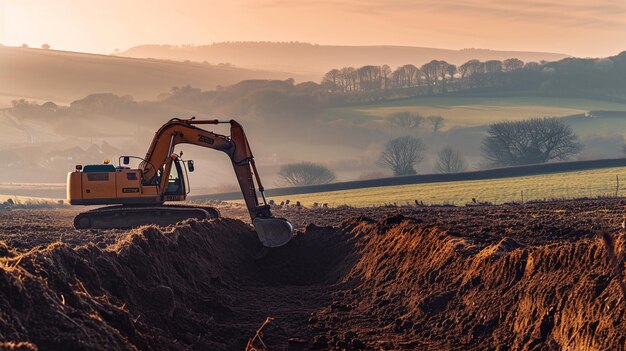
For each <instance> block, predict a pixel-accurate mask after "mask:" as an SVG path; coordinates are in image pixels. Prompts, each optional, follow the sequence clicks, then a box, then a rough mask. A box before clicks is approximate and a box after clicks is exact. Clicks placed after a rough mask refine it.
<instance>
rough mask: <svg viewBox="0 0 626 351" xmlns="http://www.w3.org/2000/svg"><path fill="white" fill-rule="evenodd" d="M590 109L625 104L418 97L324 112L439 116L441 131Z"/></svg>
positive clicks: (368, 117) (359, 117)
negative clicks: (443, 121) (442, 119)
mask: <svg viewBox="0 0 626 351" xmlns="http://www.w3.org/2000/svg"><path fill="white" fill-rule="evenodd" d="M592 110H606V111H626V104H623V103H617V102H607V101H601V100H592V99H575V98H551V97H458V96H444V97H420V98H415V99H407V100H396V101H391V102H386V103H380V104H374V105H360V106H350V107H340V108H332V109H328V110H326V111H325V112H324V113H323V115H322V118H324V119H326V120H340V119H344V120H351V121H364V122H365V121H380V120H383V119H384V118H385V117H387V116H389V115H390V114H392V113H395V112H401V111H412V112H418V113H420V114H422V115H424V116H428V115H441V116H443V117H444V118H445V121H446V125H445V127H444V129H448V128H451V127H473V126H479V125H485V124H489V123H493V122H497V121H502V120H518V119H525V118H531V117H562V116H568V115H574V114H580V113H585V112H588V111H592Z"/></svg>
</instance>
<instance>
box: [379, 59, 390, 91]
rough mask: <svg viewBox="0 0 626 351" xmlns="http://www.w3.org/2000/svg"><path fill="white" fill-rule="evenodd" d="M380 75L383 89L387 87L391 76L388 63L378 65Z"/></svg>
mask: <svg viewBox="0 0 626 351" xmlns="http://www.w3.org/2000/svg"><path fill="white" fill-rule="evenodd" d="M380 77H381V79H382V82H383V89H389V79H390V77H391V68H390V67H389V65H382V66H380Z"/></svg>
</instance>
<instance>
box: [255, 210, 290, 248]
mask: <svg viewBox="0 0 626 351" xmlns="http://www.w3.org/2000/svg"><path fill="white" fill-rule="evenodd" d="M252 224H253V225H254V229H256V233H257V235H258V236H259V240H261V243H262V244H263V246H265V247H280V246H283V245H285V244H287V243H288V242H289V240H291V237H292V236H293V226H292V225H291V223H289V221H287V220H286V219H282V218H260V217H257V218H255V219H254V220H253V221H252Z"/></svg>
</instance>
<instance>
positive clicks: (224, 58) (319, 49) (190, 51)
mask: <svg viewBox="0 0 626 351" xmlns="http://www.w3.org/2000/svg"><path fill="white" fill-rule="evenodd" d="M120 55H122V56H129V57H142V58H157V59H169V60H178V61H185V60H191V61H198V62H203V61H207V62H209V63H231V64H233V65H236V66H241V67H248V68H256V69H266V70H280V71H288V72H298V73H318V74H323V73H325V72H327V71H328V70H330V69H332V68H336V67H343V66H353V67H358V66H362V65H368V64H373V65H382V64H388V65H390V66H391V67H394V66H400V65H404V64H407V63H412V64H417V65H421V64H424V63H426V62H428V61H430V60H433V59H437V60H445V61H448V62H449V63H452V64H456V65H459V64H462V63H464V62H466V61H468V60H471V59H478V60H481V61H486V60H505V59H508V58H518V59H520V60H522V61H525V62H528V61H537V62H539V61H541V60H545V61H557V60H561V59H563V58H566V57H569V55H566V54H561V53H551V52H533V51H500V50H488V49H473V48H472V49H461V50H451V49H438V48H426V47H413V46H390V45H373V46H342V45H318V44H309V43H300V42H224V43H214V44H210V45H200V46H194V45H182V46H176V45H140V46H135V47H132V48H130V49H128V50H126V51H123V52H121V53H120Z"/></svg>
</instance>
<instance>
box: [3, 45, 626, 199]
mask: <svg viewBox="0 0 626 351" xmlns="http://www.w3.org/2000/svg"><path fill="white" fill-rule="evenodd" d="M272 45H275V46H276V47H278V48H281V50H283V51H284V50H287V49H288V50H290V52H292V56H295V57H299V56H298V55H301V56H307V55H311V56H312V57H317V56H315V55H312V54H311V51H312V50H321V51H322V52H324V51H328V50H331V49H330V48H326V47H317V46H312V45H308V44H299V43H296V44H271V43H259V44H255V43H241V44H223V45H214V46H210V47H206V48H208V49H215V50H217V49H219V48H226V49H228V48H232V50H222V51H221V55H226V54H230V55H231V56H227V57H226V56H220V59H217V60H216V61H220V60H223V61H229V63H228V64H225V63H218V64H215V63H208V62H204V63H203V62H197V61H191V60H199V56H198V55H199V54H201V53H203V52H205V51H206V50H205V49H203V48H204V47H198V48H195V47H194V48H187V49H185V48H179V49H177V48H171V47H167V48H166V49H163V48H161V47H147V49H150V48H152V49H153V50H152V51H150V50H148V51H145V50H146V47H139V48H134V49H130V50H129V51H128V52H130V53H135V54H137V53H138V52H139V53H141V52H144V53H146V54H149V53H153V54H154V56H158V55H157V54H158V53H164V54H163V55H162V56H164V57H165V58H169V59H177V60H176V61H168V60H163V59H156V58H150V59H139V58H126V57H124V56H123V55H124V54H125V53H124V52H122V53H120V54H119V55H109V56H107V55H89V54H80V53H73V52H65V51H56V50H53V49H35V48H13V47H0V73H1V74H0V80H2V86H3V87H4V89H3V90H2V92H0V93H1V94H2V96H3V99H2V103H3V105H4V107H3V109H2V110H1V113H0V123H2V125H3V128H2V132H1V134H2V139H1V140H0V150H2V153H1V154H2V156H1V157H0V164H2V166H3V167H2V171H1V177H2V178H1V179H2V181H3V182H54V183H59V182H63V181H64V179H65V174H66V172H68V171H70V170H72V169H73V167H74V164H83V163H84V164H88V163H99V162H102V160H103V159H104V158H107V159H111V160H113V161H114V162H116V160H117V158H118V157H119V156H120V155H126V154H130V155H137V156H143V155H144V154H145V152H146V150H147V147H148V145H149V143H150V140H151V138H152V136H153V134H154V132H155V131H156V130H157V129H158V127H159V126H160V125H162V124H163V123H165V122H166V121H167V120H169V119H170V118H173V117H178V118H190V117H192V116H196V117H197V118H204V119H213V118H218V119H231V118H232V119H236V120H238V121H240V122H241V123H242V124H243V126H244V128H245V129H246V131H247V132H248V134H249V139H250V141H251V144H252V147H253V152H254V154H255V156H256V157H257V160H258V161H257V162H258V164H259V166H260V172H261V174H262V175H263V176H264V179H265V182H266V184H267V185H268V186H270V187H276V186H284V185H286V184H281V182H280V181H279V179H278V178H277V172H278V169H279V168H280V167H281V166H282V165H286V164H289V163H297V162H313V163H320V164H322V165H324V166H326V167H328V168H329V169H330V170H332V171H333V172H334V173H335V174H336V181H349V180H357V179H366V178H380V177H386V176H391V175H392V172H391V171H390V170H389V169H386V168H385V167H381V165H380V163H379V162H378V161H379V155H380V154H381V152H382V150H383V148H384V145H385V143H386V142H387V141H389V140H391V139H393V138H396V137H400V136H403V135H411V136H414V137H416V138H419V139H420V140H421V141H422V142H423V143H424V144H425V146H426V147H425V151H424V156H423V160H422V161H421V162H419V163H418V164H417V166H416V171H417V173H421V174H423V173H433V172H436V171H437V169H436V161H437V155H438V153H439V152H440V151H441V150H442V149H444V148H446V147H449V148H452V149H453V150H460V154H461V156H462V158H463V159H464V163H465V166H466V167H465V169H467V170H475V169H482V168H486V167H488V165H487V164H486V161H485V159H484V157H483V155H482V151H481V143H482V141H483V137H484V135H485V132H486V130H487V127H488V125H489V124H491V123H495V122H501V121H509V120H524V119H528V118H536V117H559V118H562V121H564V122H565V123H566V124H567V125H569V126H571V127H572V128H573V130H574V131H575V132H576V133H577V135H578V136H579V138H580V141H581V142H582V144H584V148H583V151H582V152H581V153H579V154H578V155H576V156H575V157H572V158H571V159H592V158H607V157H620V156H621V155H622V149H623V144H624V135H626V123H624V121H626V119H624V118H625V116H626V112H625V111H626V100H625V97H626V94H625V91H626V89H625V87H624V83H623V82H624V79H623V78H624V77H625V73H624V72H626V70H625V69H626V68H625V67H626V64H625V56H624V54H620V55H617V56H612V57H609V58H603V59H573V58H565V59H561V60H557V61H541V63H537V62H533V61H523V60H520V59H518V58H517V57H509V59H504V60H498V59H495V58H502V57H506V56H503V55H515V54H517V55H519V57H532V58H538V59H539V58H542V57H543V58H557V59H558V58H559V56H558V55H554V54H541V53H521V52H519V53H515V52H506V53H500V52H495V51H493V52H492V51H480V50H478V51H477V50H469V51H465V52H462V53H463V55H460V52H452V51H445V50H444V51H441V50H426V49H418V48H415V49H413V51H414V52H418V53H420V54H419V55H418V57H420V58H421V61H411V56H410V55H405V56H403V55H396V56H394V55H395V54H396V51H397V50H398V48H386V47H377V48H374V47H372V48H369V49H368V50H370V51H376V52H379V53H385V52H386V51H389V53H388V54H392V57H393V59H392V60H390V61H392V62H404V64H403V65H400V64H398V65H397V66H389V65H386V64H379V65H364V66H357V65H355V66H354V68H352V67H351V66H347V67H348V68H345V67H346V66H343V65H345V64H346V62H347V61H346V59H347V58H350V57H352V58H354V57H361V60H368V59H369V56H363V55H359V53H360V52H361V51H362V50H364V48H351V47H343V48H340V49H337V50H341V51H342V52H346V53H349V55H348V56H345V57H333V56H327V55H326V54H323V53H322V54H320V55H322V56H323V57H326V61H323V62H324V65H325V66H324V67H330V68H329V69H328V70H327V71H326V72H324V73H321V74H319V73H316V74H309V75H306V74H305V75H303V74H292V73H285V72H279V71H271V70H265V71H258V70H253V69H250V68H240V67H239V65H238V64H241V66H247V67H252V66H254V65H252V64H250V60H252V57H259V62H262V61H264V60H265V61H268V60H269V61H272V60H273V59H272V57H274V58H276V60H274V61H275V62H279V61H280V60H279V59H278V57H284V56H283V55H281V50H278V51H272V50H268V47H270V48H271V47H272ZM259 48H262V49H263V50H266V54H265V55H250V54H249V53H253V52H255V50H259ZM142 50H144V51H142ZM241 50H243V51H245V52H246V53H248V55H240V54H241V53H242V52H241ZM404 50H405V51H407V50H408V51H410V48H405V49H404ZM331 51H332V50H331ZM168 52H169V53H176V57H171V56H168V55H166V54H167V53H168ZM206 52H207V53H209V54H210V53H211V50H208V51H206ZM218 52H219V51H218ZM186 54H188V55H190V56H189V58H190V59H191V60H184V59H185V58H186V56H184V55H186ZM452 54H454V55H457V56H454V57H453V58H452V60H455V61H453V62H457V63H458V64H453V63H448V62H447V61H445V60H439V61H437V60H435V59H441V58H442V57H439V56H425V55H442V56H444V57H450V55H452ZM324 55H326V56H324ZM459 55H460V56H459ZM471 55H477V56H476V57H479V58H485V57H487V58H488V59H487V60H485V61H480V59H475V58H472V56H471ZM485 55H487V56H485ZM318 56H319V55H318ZM242 57H245V58H246V59H245V60H248V61H245V60H244V61H241V60H240V61H237V59H238V58H242ZM346 57H347V58H346ZM382 57H383V55H379V58H375V57H373V58H372V60H373V61H378V63H381V62H383V61H381V60H382ZM461 58H462V59H464V60H465V59H466V60H467V61H465V62H462V61H459V60H461ZM513 59H516V60H513ZM433 60H435V61H433ZM230 61H236V64H232V63H230ZM355 61H357V62H366V61H359V60H355ZM69 62H71V64H69ZM285 62H286V61H285ZM292 62H294V63H298V64H299V65H301V67H299V70H300V71H309V72H315V71H319V70H320V69H321V67H322V65H321V62H322V61H320V62H314V61H313V60H309V61H307V60H292ZM476 62H478V63H479V64H481V65H483V66H480V65H479V66H478V67H479V70H475V69H476V68H473V67H472V66H471V65H472V64H474V63H476ZM485 62H486V63H485ZM372 63H377V62H372ZM333 65H334V66H333ZM485 65H486V66H485ZM489 65H491V66H489ZM494 65H495V66H494ZM507 65H508V66H507ZM492 66H493V67H492ZM259 67H264V68H270V67H266V66H263V65H259ZM440 67H445V68H444V70H446V71H445V72H444V73H442V75H441V76H439V75H438V74H439V73H437V71H436V70H437V69H440ZM480 67H483V68H480ZM484 67H487V70H485V69H486V68H484ZM489 67H491V68H489ZM335 68H338V69H335ZM452 68H453V69H454V70H453V71H452V70H451V69H452ZM429 70H432V72H433V73H432V74H433V76H432V78H431V76H430V75H429V74H431V73H430V71H429ZM447 70H450V71H447ZM411 74H412V75H413V77H415V78H414V79H413V80H412V79H411V76H410V75H411ZM403 77H408V78H403ZM407 79H409V80H407ZM402 114H404V115H405V117H408V118H416V119H417V124H415V125H406V124H403V123H406V121H404V122H402V121H399V123H400V124H398V120H397V119H398V118H400V116H401V115H402ZM433 116H436V117H438V118H439V117H440V118H441V125H440V126H436V128H435V129H433V127H434V125H433V124H432V122H433V121H431V119H432V118H431V117H433ZM394 121H395V122H394ZM216 131H217V132H221V133H223V134H227V133H228V130H227V129H225V128H220V127H217V129H216ZM180 149H182V150H183V151H184V152H185V154H186V155H187V157H189V158H194V159H195V160H196V161H197V166H198V172H197V173H194V174H192V181H193V184H194V186H193V189H194V192H216V191H217V192H219V191H227V190H233V189H236V186H235V184H236V183H235V181H234V177H233V173H232V170H231V167H230V165H229V162H228V160H227V158H225V157H223V155H221V154H219V153H216V152H213V151H211V150H203V149H199V148H197V147H194V146H185V145H181V146H180ZM207 173H210V174H211V176H210V177H207V176H204V174H207Z"/></svg>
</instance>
